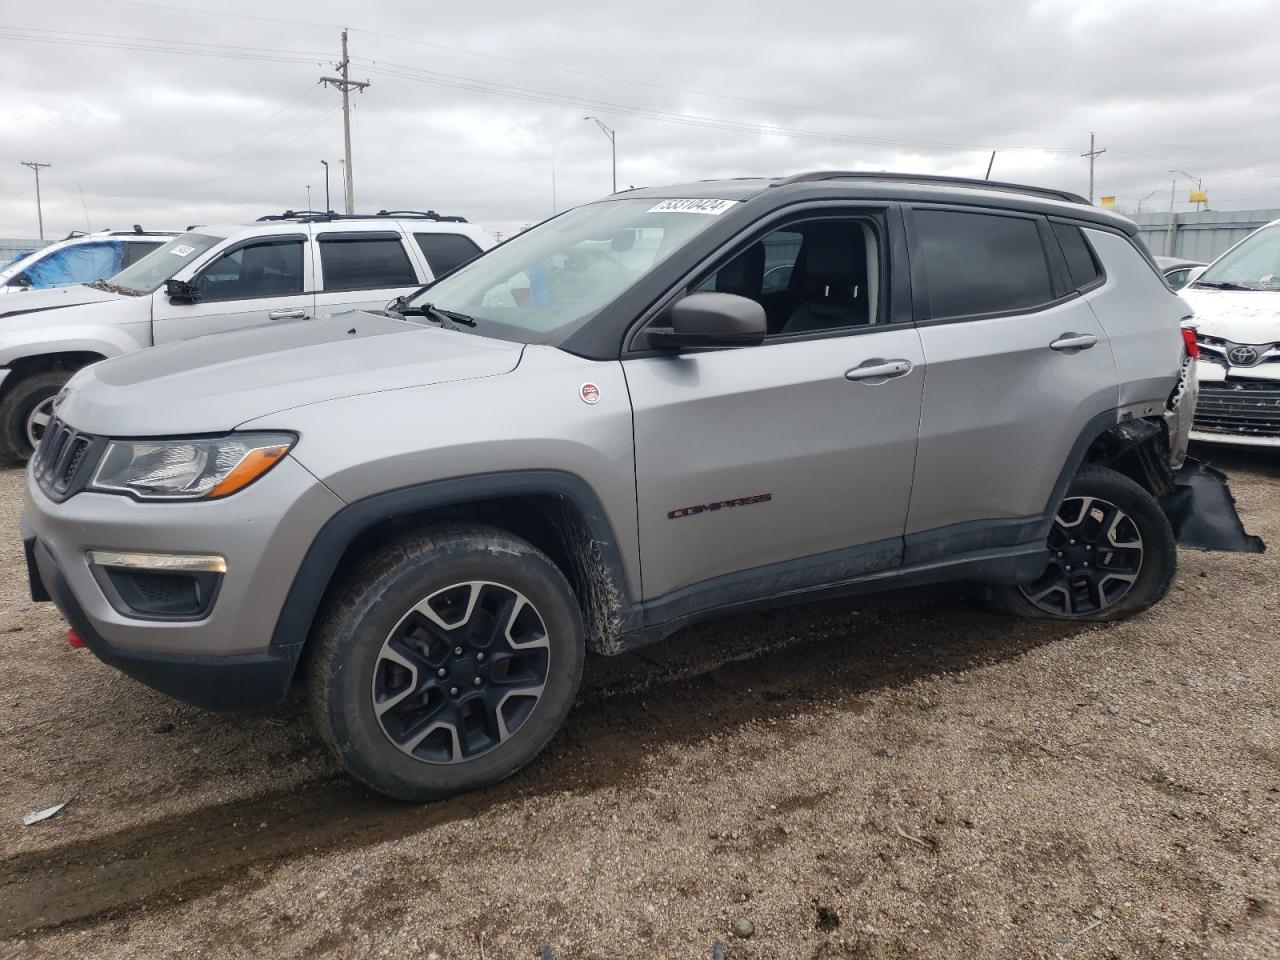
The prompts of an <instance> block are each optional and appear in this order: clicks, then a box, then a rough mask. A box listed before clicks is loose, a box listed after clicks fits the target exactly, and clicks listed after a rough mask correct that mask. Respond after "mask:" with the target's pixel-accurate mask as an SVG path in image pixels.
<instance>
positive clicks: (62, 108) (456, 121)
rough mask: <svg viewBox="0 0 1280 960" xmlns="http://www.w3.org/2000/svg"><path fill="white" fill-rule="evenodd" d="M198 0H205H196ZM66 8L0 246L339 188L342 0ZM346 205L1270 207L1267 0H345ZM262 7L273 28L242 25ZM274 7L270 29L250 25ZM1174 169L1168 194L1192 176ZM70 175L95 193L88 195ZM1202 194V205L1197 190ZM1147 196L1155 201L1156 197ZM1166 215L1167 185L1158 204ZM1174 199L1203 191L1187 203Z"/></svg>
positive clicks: (219, 213) (24, 93)
mask: <svg viewBox="0 0 1280 960" xmlns="http://www.w3.org/2000/svg"><path fill="white" fill-rule="evenodd" d="M204 2H205V4H208V0H204ZM185 6H186V5H185V4H183V3H182V2H181V0H154V2H151V0H136V2H132V0H131V2H127V3H125V2H116V0H67V2H65V3H60V4H57V5H49V6H48V7H47V8H46V7H41V6H36V7H33V8H29V9H27V10H26V11H24V16H23V23H22V26H21V27H3V28H0V46H2V47H3V56H0V84H3V89H4V90H5V91H6V97H5V109H4V110H3V112H0V142H2V143H3V144H4V149H3V150H2V151H0V161H2V162H0V235H5V236H31V235H34V233H35V209H34V207H35V204H34V190H33V184H32V177H31V173H30V171H29V170H27V169H25V168H23V167H21V166H20V165H19V161H21V160H40V161H44V162H48V163H52V164H53V166H52V167H51V168H50V169H48V170H45V171H43V172H42V176H41V186H42V192H43V195H44V209H45V223H46V234H47V235H50V236H55V235H60V234H62V233H65V232H66V231H67V230H70V229H73V228H80V229H83V228H84V227H85V225H86V211H87V215H88V216H87V221H88V224H89V225H91V226H92V227H94V228H98V227H104V226H121V225H128V224H132V223H143V224H144V225H145V226H147V227H151V228H158V227H183V226H185V225H187V224H189V223H199V222H215V221H217V222H225V221H237V220H247V219H253V218H255V217H257V216H260V215H262V214H264V213H268V212H278V211H280V210H282V209H284V208H286V207H293V208H300V207H302V206H304V205H305V204H306V202H307V192H306V186H307V185H308V184H309V185H310V186H311V198H312V200H311V202H312V205H313V206H314V207H320V206H321V205H322V204H323V191H324V170H323V167H322V166H321V164H320V160H321V159H326V160H329V161H330V163H331V164H332V168H331V169H332V177H331V182H330V189H331V193H332V205H333V206H334V207H335V208H338V207H340V205H341V185H340V180H339V171H340V168H339V166H338V163H337V161H338V159H339V157H341V155H342V119H341V112H340V110H339V98H338V95H337V93H336V92H334V91H333V90H331V89H329V88H323V87H320V86H318V84H317V80H318V78H319V77H320V76H321V75H322V74H332V72H333V61H334V60H335V59H336V58H337V55H338V32H339V29H340V27H341V25H340V24H338V23H336V22H334V23H330V22H327V21H328V20H329V19H330V18H332V17H336V16H338V15H339V13H338V9H337V8H333V7H317V6H316V5H314V4H311V3H303V2H300V0H287V2H282V3H277V4H273V5H271V6H270V7H269V8H267V7H264V6H263V5H252V4H248V3H244V2H241V0H234V2H231V3H226V4H222V5H219V6H216V7H215V6H213V5H207V6H206V7H204V8H203V9H205V10H206V11H217V14H216V15H215V14H213V13H209V12H200V9H201V8H199V7H195V6H191V7H188V8H186V9H181V8H182V7H185ZM342 14H343V15H348V14H349V15H350V16H351V17H352V20H351V22H350V23H349V24H348V26H350V27H351V31H352V32H351V53H352V56H353V58H354V67H353V76H354V77H357V78H360V79H369V80H371V81H372V86H371V87H370V89H369V90H368V91H367V92H365V93H364V94H360V95H356V96H355V97H354V100H355V103H356V109H355V111H354V140H355V151H354V160H353V166H354V171H355V179H356V198H357V206H358V207H359V208H360V209H364V210H369V209H377V208H380V207H389V208H412V209H422V208H428V207H430V208H434V209H436V210H440V211H441V212H448V213H461V214H463V215H465V216H467V217H468V218H470V219H472V220H475V221H478V222H480V223H483V224H485V225H487V226H489V227H491V228H494V229H501V230H504V231H507V230H511V229H513V228H515V227H518V226H520V225H523V224H524V223H528V222H532V221H536V220H539V219H541V218H543V217H545V216H546V215H548V214H549V213H550V212H551V210H552V197H553V187H552V182H553V164H554V196H555V203H556V205H557V206H559V207H561V208H562V207H564V206H566V205H570V204H575V203H580V202H583V201H586V200H589V199H592V198H594V197H597V196H600V195H602V194H604V193H606V192H607V191H608V189H609V184H610V166H609V163H610V161H609V143H608V141H607V140H606V139H605V137H604V136H603V135H602V134H601V133H600V131H599V130H598V129H597V128H596V127H595V125H594V124H592V123H589V122H586V121H584V120H583V119H582V117H583V116H584V115H585V114H595V115H597V116H599V117H601V119H602V120H604V121H605V122H606V123H608V124H609V125H610V126H612V127H614V128H615V129H616V131H617V143H618V180H619V185H620V186H627V185H630V184H635V185H647V184H653V183H662V182H670V181H688V180H696V179H700V178H704V177H717V176H738V175H745V174H762V173H763V174H770V173H789V172H795V171H797V170H802V169H811V168H831V167H837V168H853V169H873V170H879V169H900V170H909V171H914V172H941V173H950V174H963V175H969V176H981V175H982V174H983V171H984V170H985V169H986V165H987V162H988V160H989V158H990V152H991V150H993V149H994V150H997V157H996V162H995V167H994V170H993V176H994V177H997V178H1000V179H1009V180H1021V181H1026V182H1031V183H1041V184H1046V185H1052V186H1058V187H1065V188H1068V189H1072V190H1075V191H1077V192H1084V191H1085V190H1086V189H1087V184H1088V167H1087V163H1086V161H1085V160H1083V159H1082V158H1081V157H1080V153H1081V152H1083V151H1084V150H1086V149H1087V148H1088V133H1089V131H1090V130H1095V131H1097V134H1098V143H1099V146H1102V147H1106V148H1107V153H1106V154H1104V155H1103V156H1102V157H1101V158H1100V160H1099V162H1098V168H1097V182H1098V192H1099V193H1106V194H1114V195H1116V196H1118V197H1119V198H1120V202H1121V204H1122V205H1127V206H1128V207H1129V208H1130V209H1132V208H1133V206H1134V204H1135V203H1136V201H1137V200H1138V199H1139V198H1140V197H1142V196H1144V195H1146V194H1148V193H1150V192H1151V191H1153V190H1160V191H1162V195H1163V196H1164V197H1167V195H1168V193H1167V191H1168V185H1169V180H1170V173H1169V171H1170V169H1171V168H1175V167H1177V168H1183V169H1185V170H1186V171H1187V172H1189V173H1192V174H1194V175H1195V176H1197V177H1200V178H1203V180H1204V183H1205V186H1206V187H1207V189H1208V190H1209V195H1210V198H1211V200H1212V201H1213V205H1214V206H1215V207H1219V208H1245V207H1262V206H1280V165H1277V164H1276V163H1275V159H1274V158H1276V157H1277V156H1280V142H1277V141H1280V130H1277V128H1276V126H1275V124H1272V123H1270V122H1269V121H1268V118H1269V117H1270V113H1271V112H1270V110H1269V105H1270V104H1271V103H1273V102H1275V99H1276V93H1277V85H1278V81H1277V80H1276V78H1275V76H1274V69H1273V64H1274V63H1275V62H1276V61H1277V60H1278V59H1280V37H1277V36H1276V33H1275V31H1274V30H1272V29H1270V27H1271V26H1273V24H1272V23H1270V21H1271V20H1272V19H1273V18H1272V17H1270V15H1269V12H1268V10H1267V5H1266V4H1265V3H1261V2H1243V0H1242V2H1235V3H1222V4H1217V5H1215V6H1214V7H1213V8H1212V10H1208V9H1205V10H1201V11H1199V12H1198V13H1196V14H1195V15H1194V16H1193V15H1190V14H1185V13H1182V12H1179V11H1178V10H1176V9H1171V8H1170V7H1169V5H1168V4H1166V3H1155V2H1145V0H1123V2H1121V0H1106V2H1105V3H1104V2H1102V0H1087V2H1081V0H1036V2H1034V3H1027V4H1014V3H1006V2H970V3H964V4H957V3H954V2H932V3H926V2H903V3H898V4H893V5H888V4H866V3H856V4H855V3H848V4H813V5H804V4H790V5H782V6H780V5H778V4H776V3H763V2H755V0H743V2H740V3H737V4H734V5H732V6H721V5H709V4H689V3H673V2H654V3H649V4H645V5H643V6H638V7H628V8H625V9H624V8H619V7H617V6H616V5H609V4H597V3H577V2H575V3H566V2H556V3H551V4H540V5H530V4H527V3H517V2H514V0H494V2H490V3H487V4H484V5H478V4H470V5H438V6H433V7H431V8H429V9H428V8H424V7H423V6H422V5H421V4H420V3H409V2H402V0H381V2H379V0H371V2H368V3H364V4H361V5H359V6H358V7H356V8H352V9H343V11H342ZM255 18H258V19H255ZM261 18H270V19H261ZM1182 186H1185V184H1183V185H1181V186H1180V187H1179V191H1181V189H1182ZM81 190H83V197H84V200H83V203H82V202H81V193H80V191H81ZM1183 196H1184V197H1185V194H1184V195H1183ZM1155 202H1157V201H1155V200H1153V201H1150V202H1149V204H1148V209H1150V203H1155ZM1158 202H1160V203H1161V204H1162V205H1163V203H1164V201H1163V200H1160V201H1158ZM1179 206H1180V207H1181V208H1185V207H1186V204H1183V203H1180V204H1179Z"/></svg>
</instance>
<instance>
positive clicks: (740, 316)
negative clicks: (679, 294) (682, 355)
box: [649, 293, 768, 349]
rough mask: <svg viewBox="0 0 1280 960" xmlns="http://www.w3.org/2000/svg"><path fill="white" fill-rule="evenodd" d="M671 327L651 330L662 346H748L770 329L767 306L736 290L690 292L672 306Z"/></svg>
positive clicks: (759, 341) (759, 339) (653, 337)
mask: <svg viewBox="0 0 1280 960" xmlns="http://www.w3.org/2000/svg"><path fill="white" fill-rule="evenodd" d="M669 316H670V318H671V326H670V328H659V329H656V330H651V331H650V334H649V336H650V338H651V339H652V340H654V341H656V342H657V343H658V344H659V345H661V346H666V347H674V348H676V349H680V348H684V347H745V346H751V345H753V344H757V343H761V342H762V341H763V340H764V338H765V335H766V334H767V333H768V321H767V319H766V318H765V313H764V307H762V306H760V304H758V303H756V301H754V300H749V299H747V298H746V297H739V296H738V295H736V294H733V293H691V294H689V295H688V296H687V297H684V298H683V299H681V300H679V301H677V302H676V303H675V305H674V306H672V307H671V310H670V313H669Z"/></svg>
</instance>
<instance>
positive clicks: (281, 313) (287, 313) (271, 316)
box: [267, 310, 307, 320]
mask: <svg viewBox="0 0 1280 960" xmlns="http://www.w3.org/2000/svg"><path fill="white" fill-rule="evenodd" d="M306 315H307V311H305V310H270V311H268V312H267V319H268V320H301V319H303V318H304V317H305V316H306Z"/></svg>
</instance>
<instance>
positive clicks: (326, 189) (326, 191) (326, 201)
mask: <svg viewBox="0 0 1280 960" xmlns="http://www.w3.org/2000/svg"><path fill="white" fill-rule="evenodd" d="M320 162H321V163H322V164H323V165H324V212H325V213H328V212H329V211H330V210H332V209H333V207H331V206H329V161H328V160H321V161H320Z"/></svg>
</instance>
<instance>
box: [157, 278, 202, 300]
mask: <svg viewBox="0 0 1280 960" xmlns="http://www.w3.org/2000/svg"><path fill="white" fill-rule="evenodd" d="M164 292H165V293H167V294H168V295H169V302H170V303H195V302H196V301H197V300H199V299H200V291H199V289H198V288H197V287H196V285H195V284H194V283H188V282H187V281H186V280H166V281H165V284H164Z"/></svg>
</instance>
